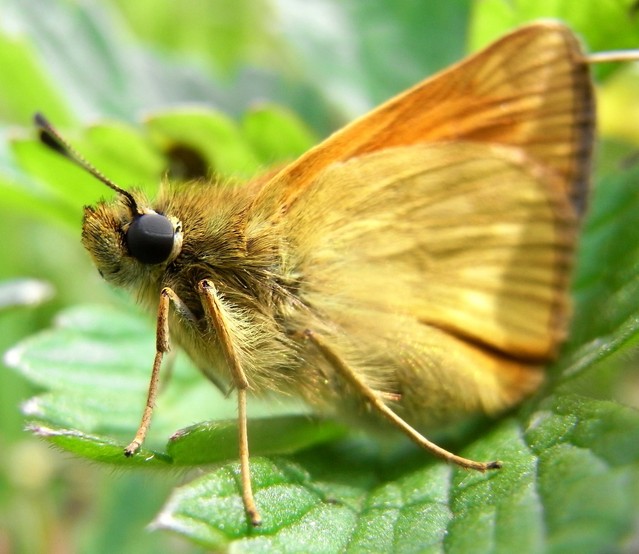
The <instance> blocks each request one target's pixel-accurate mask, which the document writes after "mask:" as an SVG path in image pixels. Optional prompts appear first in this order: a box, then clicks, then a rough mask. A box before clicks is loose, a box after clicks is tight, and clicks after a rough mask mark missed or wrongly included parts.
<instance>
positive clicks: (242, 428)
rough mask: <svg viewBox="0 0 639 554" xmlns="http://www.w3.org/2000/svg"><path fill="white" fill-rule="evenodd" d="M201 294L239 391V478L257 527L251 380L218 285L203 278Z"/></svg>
mask: <svg viewBox="0 0 639 554" xmlns="http://www.w3.org/2000/svg"><path fill="white" fill-rule="evenodd" d="M198 292H199V293H200V295H201V296H202V305H203V306H204V311H205V313H206V318H207V320H208V322H209V323H210V324H211V325H212V326H213V328H214V329H215V333H216V335H217V337H218V340H219V342H220V346H221V347H222V351H223V352H224V357H225V358H226V362H227V363H228V366H229V369H230V370H231V374H232V376H233V383H234V385H235V388H236V389H237V418H238V431H239V445H240V476H241V481H242V500H243V502H244V509H245V510H246V514H247V515H248V517H249V519H250V521H251V524H252V525H254V526H257V525H260V524H261V523H262V518H261V517H260V514H259V512H258V511H257V507H256V505H255V498H254V497H253V487H252V486H251V473H250V468H249V448H248V427H247V416H246V393H247V390H248V386H249V384H248V379H247V378H246V374H245V373H244V369H243V368H242V365H241V363H240V359H239V356H238V355H237V352H236V348H235V344H234V343H233V340H232V337H231V334H230V333H229V326H228V324H227V322H226V317H227V316H226V315H225V312H224V308H223V306H222V304H221V302H220V299H219V297H218V294H217V290H216V288H215V285H214V284H213V283H212V282H211V281H209V280H207V279H204V280H203V281H200V283H199V284H198Z"/></svg>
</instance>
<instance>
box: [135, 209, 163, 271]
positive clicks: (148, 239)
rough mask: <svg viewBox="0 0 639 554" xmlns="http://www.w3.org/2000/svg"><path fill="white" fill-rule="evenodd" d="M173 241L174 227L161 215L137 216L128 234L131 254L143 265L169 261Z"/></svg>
mask: <svg viewBox="0 0 639 554" xmlns="http://www.w3.org/2000/svg"><path fill="white" fill-rule="evenodd" d="M173 240H174V231H173V225H172V224H171V222H170V221H169V220H168V218H166V217H164V216H163V215H160V214H143V215H140V216H137V217H136V218H135V219H134V220H133V222H132V223H131V225H130V227H129V229H128V231H127V233H126V243H127V246H128V247H129V252H130V253H131V255H132V256H133V257H134V258H136V259H137V260H139V261H140V262H142V263H143V264H159V263H162V262H165V261H166V260H168V259H169V256H170V255H171V251H172V250H173Z"/></svg>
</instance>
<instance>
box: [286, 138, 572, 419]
mask: <svg viewBox="0 0 639 554" xmlns="http://www.w3.org/2000/svg"><path fill="white" fill-rule="evenodd" d="M562 181H563V180H562V178H561V177H559V176H558V175H557V174H556V172H554V171H552V170H549V169H548V168H546V167H544V166H542V165H540V164H539V163H537V162H536V161H535V160H534V159H531V158H530V157H529V156H527V155H526V154H525V153H523V152H522V151H521V150H519V149H516V148H509V147H501V146H494V145H487V144H478V143H472V142H442V143H437V144H431V145H420V146H409V147H397V148H390V149H385V150H380V151H378V152H374V153H371V154H365V155H362V156H360V157H357V158H353V159H351V160H349V161H346V162H344V163H340V164H333V165H332V166H330V167H329V168H328V169H326V170H325V171H323V172H322V173H320V174H319V175H318V177H317V178H316V179H315V180H314V181H313V182H311V183H310V184H309V186H308V187H307V188H306V191H305V194H304V195H303V196H300V197H299V198H298V199H297V201H296V202H295V203H294V204H293V205H291V207H290V209H289V211H288V213H287V217H286V218H284V221H283V222H282V225H284V234H285V236H287V237H290V241H291V242H292V244H291V249H290V252H291V260H289V263H290V265H291V268H292V273H294V274H296V275H300V276H301V280H300V285H299V295H300V298H302V300H303V302H304V304H306V305H307V306H312V307H314V308H315V309H316V313H317V321H316V322H311V323H309V322H300V323H299V324H298V325H304V326H309V325H310V326H315V330H318V331H320V332H322V333H323V334H325V335H327V336H329V337H330V339H329V340H331V341H332V343H333V347H334V348H335V349H336V350H337V351H338V352H340V353H341V355H342V356H343V357H344V359H345V360H346V361H347V363H349V364H350V365H352V366H354V367H358V368H359V371H360V372H361V373H362V374H363V375H367V372H368V374H369V377H370V382H371V386H374V387H375V388H378V389H379V390H387V391H390V392H392V391H397V390H398V388H401V387H402V386H403V385H402V383H409V382H414V383H416V385H415V387H416V388H414V389H412V392H410V393H409V392H407V391H406V390H402V392H401V395H402V398H404V401H405V402H407V403H409V404H410V403H411V402H412V403H413V404H415V405H421V406H422V408H424V407H426V406H428V407H430V408H431V410H434V411H437V409H440V408H441V405H444V404H446V405H448V407H449V408H450V409H454V408H455V407H457V408H460V406H458V405H457V404H458V403H459V401H457V404H456V403H455V402H452V403H451V402H450V401H449V397H450V394H449V393H450V391H451V390H455V391H462V392H461V399H462V400H463V403H464V406H463V407H465V408H467V409H477V408H482V409H485V410H488V411H495V410H497V409H499V408H503V407H504V406H505V405H508V404H510V403H512V402H514V401H516V400H518V399H519V398H520V397H521V395H522V394H524V393H525V392H526V391H529V390H531V389H532V388H534V386H535V385H536V384H537V383H538V382H539V378H540V375H539V373H538V371H537V367H538V366H539V365H540V364H543V363H544V362H546V361H548V360H549V359H551V358H552V356H553V355H554V353H555V351H556V349H557V345H558V344H559V343H560V341H561V340H562V339H563V338H564V336H565V331H566V322H567V316H568V309H569V307H568V305H567V296H568V295H567V287H568V278H569V270H570V266H571V260H572V257H573V251H574V248H575V243H576V232H577V217H576V215H575V210H574V207H573V206H572V204H571V202H570V201H569V199H568V198H567V196H566V194H565V191H564V189H563V188H562ZM364 352H368V353H369V354H366V355H365V354H364ZM373 352H374V353H375V354H371V353H373ZM371 356H372V357H371ZM384 368H385V369H384ZM407 372H408V373H411V374H412V377H413V378H412V379H409V380H408V381H407V380H406V378H407V377H408V376H406V375H405V376H404V378H400V377H399V376H400V375H402V374H405V373H407ZM380 376H381V377H380ZM380 379H381V381H382V382H380ZM460 387H461V388H460ZM447 391H448V393H447ZM438 394H439V396H438ZM411 395H412V396H411ZM415 395H417V396H415ZM411 398H412V400H410V399H411ZM438 398H439V400H437V399H438ZM424 402H427V404H425V403H424ZM434 404H436V405H434ZM447 409H448V408H447Z"/></svg>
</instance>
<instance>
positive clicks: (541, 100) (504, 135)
mask: <svg viewBox="0 0 639 554" xmlns="http://www.w3.org/2000/svg"><path fill="white" fill-rule="evenodd" d="M593 104H594V100H593V91H592V86H591V82H590V72H589V68H588V65H587V63H586V62H585V58H584V55H583V53H582V50H581V47H580V44H579V42H578V41H577V39H576V38H575V36H574V35H573V33H572V32H571V31H570V30H569V29H568V28H567V27H565V26H563V25H561V24H559V23H551V22H545V23H537V24H533V25H529V26H526V27H523V28H521V29H519V30H516V31H514V32H512V33H511V34H509V35H506V36H504V37H502V38H501V39H500V40H498V41H496V42H494V43H493V44H491V45H490V46H489V47H488V48H486V49H485V50H483V51H481V52H479V53H478V54H476V55H475V56H472V57H469V58H467V59H465V60H462V61H461V62H459V63H457V64H455V65H453V66H451V67H450V68H448V69H446V70H444V71H442V72H440V73H438V74H437V75H434V76H433V77H431V78H429V79H426V80H425V81H423V82H421V83H419V84H417V85H416V86H414V87H413V88H411V89H409V90H407V91H405V92H404V93H402V94H399V95H398V96H396V97H394V98H393V99H391V100H389V101H388V102H386V103H384V104H382V105H381V106H379V107H378V108H376V109H375V110H373V111H372V112H370V113H368V114H366V115H364V116H363V117H361V118H359V119H357V120H355V121H354V122H352V123H351V124H349V125H347V126H346V127H344V128H343V129H341V130H340V131H338V132H336V133H334V134H333V135H332V136H330V137H329V138H328V139H327V140H325V141H324V142H322V143H321V144H320V145H318V146H317V147H315V148H313V149H311V150H310V151H309V152H307V153H306V154H305V155H303V156H301V157H300V158H299V159H298V160H296V161H295V162H294V163H292V164H291V165H289V166H288V167H286V168H285V169H284V170H283V171H282V172H281V173H280V174H279V175H278V177H277V178H276V179H274V180H273V181H272V182H271V185H270V186H269V187H266V188H265V190H264V191H263V193H262V194H263V195H265V196H271V195H273V196H274V199H275V198H276V199H277V200H276V201H278V202H280V201H282V200H283V201H284V204H285V205H288V204H290V203H291V202H293V201H294V199H295V198H296V197H297V196H298V195H299V194H301V193H302V192H303V190H304V188H305V186H306V185H308V183H309V182H310V181H311V180H312V179H313V178H314V177H316V176H317V174H318V173H319V172H320V171H322V170H323V169H324V168H326V167H327V166H328V165H330V164H332V163H335V162H339V161H344V160H347V159H349V158H352V157H355V156H359V155H362V154H365V153H369V152H375V151H377V150H382V149H386V148H390V147H393V146H408V145H412V144H418V143H428V142H435V141H447V140H470V141H478V142H488V143H496V144H504V145H510V146H518V147H520V148H522V149H523V150H524V151H525V152H526V153H528V154H529V155H530V156H531V157H533V158H535V159H537V161H538V162H540V163H542V164H543V165H545V166H547V167H548V168H551V169H554V170H555V171H557V172H558V173H559V175H560V176H561V178H562V179H563V184H564V186H565V187H566V189H567V191H569V194H570V197H571V198H572V200H573V202H574V203H575V205H576V206H577V207H578V209H579V210H580V211H582V210H583V207H584V203H585V195H586V192H587V187H588V174H589V169H590V167H589V162H590V156H591V144H592V136H593V132H594V111H593V110H594V108H593ZM261 200H262V198H261V197H258V198H257V199H256V205H257V204H259V203H260V201H261Z"/></svg>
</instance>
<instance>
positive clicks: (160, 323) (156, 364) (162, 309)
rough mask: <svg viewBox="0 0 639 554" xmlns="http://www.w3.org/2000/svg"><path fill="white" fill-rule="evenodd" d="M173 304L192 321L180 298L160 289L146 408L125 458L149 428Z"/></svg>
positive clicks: (165, 349)
mask: <svg viewBox="0 0 639 554" xmlns="http://www.w3.org/2000/svg"><path fill="white" fill-rule="evenodd" d="M170 302H173V305H174V306H175V309H176V311H177V312H178V313H180V314H181V315H183V316H184V317H186V318H187V319H189V318H190V319H192V320H194V317H193V314H191V311H190V310H189V309H188V308H187V307H186V305H185V304H184V303H183V302H182V300H180V297H179V296H178V295H177V294H175V292H173V290H172V289H170V288H169V287H165V288H163V289H162V292H161V293H160V303H159V306H158V319H157V332H156V339H155V359H154V361H153V370H152V371H151V380H150V381H149V391H148V393H147V398H146V406H145V407H144V412H143V414H142V421H141V422H140V426H139V427H138V430H137V433H136V434H135V438H134V439H133V440H132V441H131V442H130V443H129V445H128V446H127V447H126V448H125V449H124V455H125V456H127V457H128V456H133V454H135V453H136V452H137V451H138V450H139V448H140V446H142V443H143V442H144V438H145V437H146V434H147V432H148V430H149V427H150V426H151V416H152V415H153V408H154V406H155V399H156V397H157V394H158V388H159V387H158V384H159V380H160V367H161V365H162V358H163V357H164V354H166V353H167V352H168V351H169V349H170V347H169V303H170Z"/></svg>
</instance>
